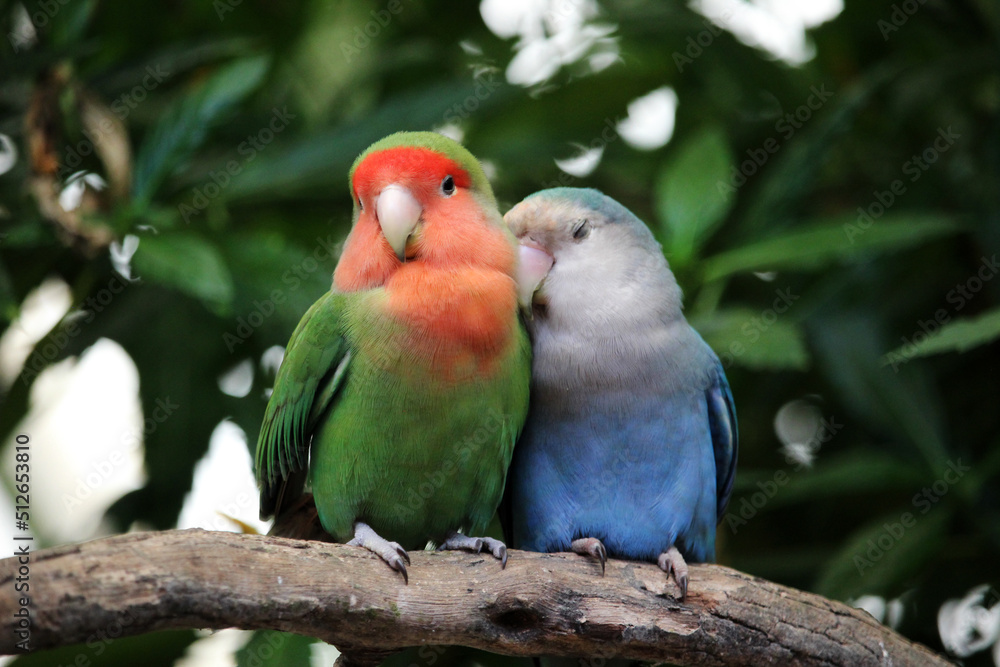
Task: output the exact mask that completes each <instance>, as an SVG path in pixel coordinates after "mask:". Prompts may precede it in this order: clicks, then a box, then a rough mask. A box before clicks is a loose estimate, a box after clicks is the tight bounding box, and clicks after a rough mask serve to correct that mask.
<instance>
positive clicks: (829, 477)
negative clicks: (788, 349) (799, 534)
mask: <svg viewBox="0 0 1000 667" xmlns="http://www.w3.org/2000/svg"><path fill="white" fill-rule="evenodd" d="M830 419H831V421H832V422H834V423H836V422H837V418H836V417H832V418H830ZM830 437H831V442H832V439H833V438H836V434H835V433H834V434H831V435H830ZM826 448H827V443H819V450H818V451H817V453H816V464H815V466H814V467H812V468H800V469H797V468H796V464H789V466H788V467H787V468H785V469H784V470H785V473H786V474H787V476H788V477H787V482H786V484H785V485H783V487H782V489H781V491H780V492H779V493H777V494H775V496H774V498H771V499H770V500H769V501H768V504H767V506H766V509H769V510H773V509H777V508H779V507H785V506H787V505H798V504H800V503H804V502H812V501H818V500H823V499H831V498H844V497H851V496H855V497H856V496H858V495H861V494H865V493H874V492H883V493H884V492H885V491H887V490H897V491H904V492H905V491H908V490H909V489H913V488H915V487H919V486H920V484H921V483H922V482H923V476H922V475H923V473H924V472H925V471H924V470H923V469H922V468H921V467H919V466H917V465H913V464H912V463H911V462H909V461H900V459H899V458H897V457H893V456H889V455H888V454H883V453H880V452H877V451H865V450H861V451H859V450H852V451H850V452H836V448H835V446H834V445H832V444H831V445H830V449H831V450H832V451H829V452H828V451H826ZM774 479H775V471H774V470H772V469H756V470H755V469H751V470H741V471H740V474H739V475H737V477H736V483H735V485H734V486H733V498H734V500H735V501H736V502H739V500H740V498H741V497H742V496H750V495H752V494H754V493H756V492H758V491H760V487H759V486H758V483H759V484H766V483H767V482H768V481H773V480H774ZM738 509H739V507H737V506H736V505H735V504H734V503H732V502H731V504H730V511H734V510H738Z"/></svg>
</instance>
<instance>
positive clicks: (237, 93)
mask: <svg viewBox="0 0 1000 667" xmlns="http://www.w3.org/2000/svg"><path fill="white" fill-rule="evenodd" d="M268 62H269V59H268V58H266V57H264V56H255V57H252V58H244V59H242V60H237V61H236V62H233V63H230V64H229V65H226V66H225V67H222V68H220V69H219V70H218V71H217V72H215V73H214V74H213V75H212V76H211V77H209V78H208V80H207V81H205V82H204V83H203V84H201V86H200V87H199V88H198V89H197V90H194V91H192V92H191V93H189V94H187V95H184V96H182V97H180V98H178V100H177V101H176V102H175V103H174V104H173V105H172V106H170V107H169V108H168V109H167V111H166V112H165V113H164V114H163V117H162V119H161V120H160V122H159V124H157V126H156V128H155V129H154V130H153V132H152V133H151V134H150V135H149V136H147V137H146V138H145V140H144V141H143V143H142V146H141V147H140V149H139V155H138V157H137V158H136V161H135V180H134V181H133V184H132V196H133V197H134V198H135V200H136V201H137V202H138V203H140V204H145V203H147V202H149V201H150V200H151V199H152V198H153V194H154V193H155V192H156V189H157V188H158V187H159V186H160V184H161V183H163V181H164V179H166V178H167V176H169V175H170V173H171V172H173V171H174V170H175V169H177V168H178V167H180V166H181V165H182V164H183V163H184V162H185V161H187V160H188V159H189V158H190V157H191V155H192V154H193V153H194V152H195V151H196V150H197V149H198V148H199V147H201V145H202V143H204V141H205V138H206V137H207V136H208V131H209V130H210V129H211V128H212V127H213V126H214V125H216V124H217V123H219V122H220V121H221V120H222V119H223V118H224V117H225V116H226V115H227V114H228V113H229V112H230V111H232V110H233V109H234V108H235V107H236V105H237V104H239V103H240V102H241V101H242V100H243V99H244V98H245V97H246V96H247V95H249V94H250V93H251V92H253V90H254V89H256V88H257V86H258V84H259V83H260V82H261V80H262V79H263V78H264V73H265V72H266V71H267V67H268Z"/></svg>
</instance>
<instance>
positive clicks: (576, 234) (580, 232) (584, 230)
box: [573, 220, 590, 241]
mask: <svg viewBox="0 0 1000 667" xmlns="http://www.w3.org/2000/svg"><path fill="white" fill-rule="evenodd" d="M589 233H590V220H581V221H579V222H578V223H576V227H574V228H573V239H574V240H576V241H582V240H583V239H585V238H587V234H589Z"/></svg>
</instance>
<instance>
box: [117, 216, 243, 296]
mask: <svg viewBox="0 0 1000 667" xmlns="http://www.w3.org/2000/svg"><path fill="white" fill-rule="evenodd" d="M132 266H133V268H134V269H135V271H136V274H137V275H138V276H139V277H140V278H142V279H144V280H148V281H150V282H156V283H160V284H161V285H166V286H168V287H173V288H175V289H177V290H180V291H181V292H185V293H187V294H189V295H191V296H193V297H196V298H198V299H200V300H201V301H203V302H204V303H205V305H207V306H208V307H209V308H211V309H212V310H213V311H215V312H216V313H223V312H225V311H226V309H227V308H228V307H229V304H230V302H231V301H232V298H233V278H232V276H231V275H230V273H229V269H228V268H227V267H226V264H225V262H224V261H223V259H222V255H220V254H219V251H218V250H217V249H216V248H215V247H214V246H213V245H211V244H210V243H209V242H208V241H206V240H205V239H203V238H202V237H200V236H198V235H197V234H192V233H179V234H161V235H159V236H147V237H144V238H143V239H142V240H141V241H140V243H139V249H138V250H137V251H136V253H135V256H134V257H133V259H132Z"/></svg>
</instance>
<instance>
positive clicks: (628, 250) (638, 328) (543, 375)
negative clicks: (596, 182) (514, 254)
mask: <svg viewBox="0 0 1000 667" xmlns="http://www.w3.org/2000/svg"><path fill="white" fill-rule="evenodd" d="M504 220H505V221H506V222H507V225H508V226H509V227H510V229H511V231H512V232H513V233H514V235H515V236H516V237H517V239H518V242H519V244H520V260H521V261H520V267H519V271H518V283H519V291H520V293H521V298H522V303H523V304H525V305H528V302H530V306H531V309H532V311H531V316H530V317H529V318H528V322H527V324H528V329H529V331H530V332H531V335H532V344H533V346H534V350H535V363H534V377H535V390H538V389H540V388H543V387H544V386H545V385H550V386H556V385H558V386H560V387H564V388H565V387H568V386H569V384H578V385H581V386H583V385H586V386H588V387H590V388H595V387H598V386H604V387H608V388H611V389H616V388H617V389H622V388H626V387H632V388H635V387H636V386H639V385H647V386H650V385H655V386H659V387H663V388H665V389H669V390H677V389H680V388H682V387H691V386H704V384H705V382H706V379H705V378H706V373H707V369H709V368H710V367H711V365H712V358H713V357H712V352H711V350H709V348H708V347H707V346H706V345H705V343H704V342H703V341H702V340H701V338H700V337H699V336H698V334H697V333H696V332H695V331H694V329H692V328H691V327H690V326H689V325H688V323H687V321H686V320H685V319H684V315H683V313H682V312H681V308H682V302H681V298H682V295H681V290H680V287H679V286H678V285H677V281H676V279H675V278H674V275H673V273H671V271H670V268H669V266H668V265H667V260H666V259H665V258H664V256H663V251H662V249H661V248H660V245H659V243H657V241H656V239H655V238H654V237H653V234H652V233H651V232H650V231H649V228H648V227H646V225H645V224H644V223H643V222H642V221H641V220H640V219H639V218H637V217H636V216H635V215H634V214H633V213H632V212H631V211H629V210H628V209H627V208H625V207H624V206H622V205H621V204H619V203H618V202H617V201H615V200H614V199H611V198H610V197H608V196H606V195H604V194H603V193H601V192H599V191H598V190H593V189H584V188H552V189H549V190H542V191H541V192H538V193H535V194H533V195H531V196H529V197H528V198H526V199H525V200H524V201H522V202H521V203H519V204H518V205H517V206H515V207H514V208H512V209H511V210H510V211H508V213H507V215H506V216H505V217H504Z"/></svg>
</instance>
